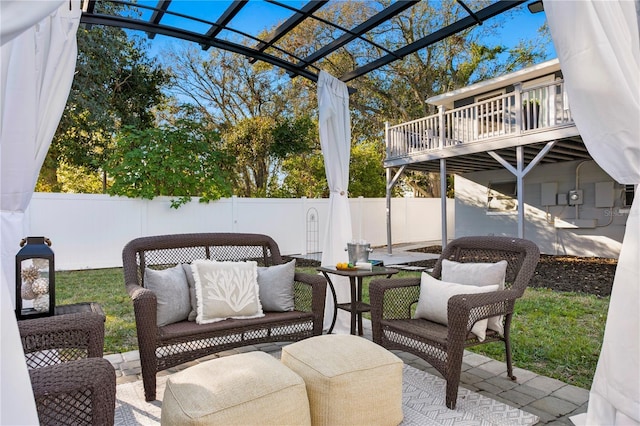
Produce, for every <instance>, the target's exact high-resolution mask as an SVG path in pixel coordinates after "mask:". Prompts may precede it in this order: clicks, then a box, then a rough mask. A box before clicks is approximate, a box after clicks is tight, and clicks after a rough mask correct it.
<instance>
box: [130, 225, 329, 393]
mask: <svg viewBox="0 0 640 426" xmlns="http://www.w3.org/2000/svg"><path fill="white" fill-rule="evenodd" d="M122 259H123V267H124V279H125V285H126V289H127V292H128V293H129V295H130V296H131V298H132V300H133V306H134V312H135V320H136V330H137V334H138V347H139V351H140V362H141V366H142V377H143V383H144V389H145V399H146V400H147V401H153V400H155V398H156V373H157V372H158V371H161V370H166V369H168V368H171V367H173V366H176V365H179V364H182V363H185V362H188V361H192V360H195V359H197V358H200V357H203V356H206V355H209V354H212V353H216V352H221V351H225V350H228V349H232V348H236V347H241V346H247V345H253V344H257V343H265V342H276V341H298V340H302V339H305V338H308V337H311V336H315V335H320V334H322V321H323V316H324V303H325V292H326V281H325V279H324V278H323V277H321V276H319V275H311V274H302V273H299V272H296V273H295V277H294V304H295V308H294V310H293V311H288V312H269V311H266V310H265V312H264V316H263V317H260V318H250V319H225V320H222V321H218V322H212V323H207V324H198V323H197V322H195V321H188V320H184V321H179V322H176V323H172V324H168V325H164V326H158V325H157V298H156V294H155V293H154V292H153V291H151V290H149V289H147V288H145V283H144V276H145V268H150V269H155V270H162V269H168V268H172V267H175V266H176V265H178V264H183V265H184V264H190V263H192V262H193V261H195V260H199V259H213V260H217V261H247V260H251V261H256V262H257V263H258V265H259V266H272V265H280V264H283V263H284V262H283V259H282V257H281V255H280V250H279V248H278V245H277V244H276V243H275V241H274V240H273V239H272V238H270V237H268V236H266V235H260V234H243V233H199V234H174V235H159V236H150V237H142V238H137V239H134V240H132V241H131V242H129V243H128V244H127V245H126V246H125V247H124V249H123V253H122Z"/></svg>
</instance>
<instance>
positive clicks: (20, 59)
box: [0, 0, 81, 425]
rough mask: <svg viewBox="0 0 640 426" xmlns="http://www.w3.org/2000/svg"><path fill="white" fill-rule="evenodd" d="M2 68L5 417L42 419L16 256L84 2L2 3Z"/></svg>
mask: <svg viewBox="0 0 640 426" xmlns="http://www.w3.org/2000/svg"><path fill="white" fill-rule="evenodd" d="M1 7H2V9H1V26H0V28H1V34H2V36H1V37H2V38H1V43H2V63H1V75H0V98H1V101H0V102H1V104H0V105H1V106H2V108H1V110H0V114H1V120H0V126H1V127H0V248H1V258H2V259H1V264H0V266H1V271H0V276H1V280H2V283H1V284H0V291H1V292H2V293H1V295H0V299H1V303H2V307H1V309H2V311H1V315H2V318H1V327H2V342H1V347H0V357H1V358H0V377H1V380H0V381H1V384H0V424H12V425H18V424H28V425H33V424H37V423H38V418H37V414H36V409H35V403H34V401H33V392H32V391H31V383H30V381H29V375H28V372H27V367H26V362H25V358H24V353H23V351H22V344H21V342H20V337H19V334H18V327H17V323H16V317H15V314H14V306H15V305H14V304H15V297H14V296H15V255H16V253H17V252H18V250H19V249H20V246H19V242H20V240H21V239H22V238H24V237H25V236H26V232H27V231H28V230H26V229H24V223H23V219H24V211H25V209H26V208H27V207H28V205H29V202H30V201H31V196H32V194H33V190H34V187H35V183H36V180H37V178H38V173H39V171H40V167H41V166H42V162H43V161H44V158H45V156H46V153H47V150H48V149H49V145H50V144H51V140H52V139H53V135H54V133H55V130H56V127H57V126H58V123H59V121H60V117H61V116H62V112H63V110H64V106H65V104H66V101H67V97H68V95H69V90H70V88H71V82H72V81H73V72H74V70H75V63H76V56H77V44H76V32H77V29H78V25H79V23H80V13H81V11H80V2H79V1H72V2H69V1H64V2H62V1H57V2H56V1H39V2H38V1H29V2H24V1H15V2H13V1H8V0H3V1H2V2H1Z"/></svg>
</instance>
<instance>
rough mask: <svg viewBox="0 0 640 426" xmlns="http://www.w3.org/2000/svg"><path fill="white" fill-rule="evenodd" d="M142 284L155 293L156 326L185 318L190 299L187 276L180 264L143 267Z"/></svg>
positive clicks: (188, 309) (187, 314) (189, 306)
mask: <svg viewBox="0 0 640 426" xmlns="http://www.w3.org/2000/svg"><path fill="white" fill-rule="evenodd" d="M144 286H145V287H146V288H148V289H149V290H151V291H153V292H154V293H155V295H156V299H157V301H158V305H157V306H158V307H157V325H158V327H162V326H163V325H167V324H172V323H174V322H178V321H184V320H185V319H187V317H188V316H189V311H191V301H190V300H189V284H187V276H186V275H185V273H184V270H183V269H182V266H181V265H176V266H174V267H173V268H167V269H161V270H155V269H149V268H145V270H144Z"/></svg>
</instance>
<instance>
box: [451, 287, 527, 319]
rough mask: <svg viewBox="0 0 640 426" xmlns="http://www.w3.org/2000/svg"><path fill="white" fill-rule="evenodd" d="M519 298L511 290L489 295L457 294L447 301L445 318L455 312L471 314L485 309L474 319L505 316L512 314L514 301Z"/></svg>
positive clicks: (517, 294)
mask: <svg viewBox="0 0 640 426" xmlns="http://www.w3.org/2000/svg"><path fill="white" fill-rule="evenodd" d="M518 297H520V295H519V293H518V292H516V291H513V290H500V291H492V292H489V293H476V294H458V295H455V296H452V297H451V298H450V299H449V302H448V305H447V316H448V317H451V315H452V314H453V313H455V312H460V311H466V312H472V311H475V310H478V309H479V308H485V309H484V311H485V312H486V313H485V314H484V315H482V316H478V317H477V318H476V319H482V318H488V317H490V316H494V315H506V314H510V313H512V312H513V305H514V302H515V300H516V299H517V298H518Z"/></svg>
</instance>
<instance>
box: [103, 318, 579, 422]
mask: <svg viewBox="0 0 640 426" xmlns="http://www.w3.org/2000/svg"><path fill="white" fill-rule="evenodd" d="M364 337H365V338H368V339H369V340H371V339H372V337H371V323H370V321H368V320H366V319H365V320H364ZM286 344H287V343H266V344H260V345H254V346H246V347H243V348H238V349H232V350H229V351H225V352H221V353H218V354H214V355H210V356H207V357H205V358H202V359H200V360H198V361H192V362H190V363H187V364H185V365H180V366H178V367H175V368H171V369H169V370H167V371H163V372H159V373H158V374H159V375H165V374H171V373H174V372H176V371H180V370H183V369H184V368H187V367H188V366H190V365H194V364H197V363H198V362H202V361H205V360H208V359H212V358H216V357H220V356H226V355H232V354H237V353H242V352H247V351H255V350H260V351H263V352H267V353H271V354H275V353H278V352H280V350H281V349H282V346H284V345H286ZM393 352H394V353H395V354H396V355H398V356H399V357H400V358H401V359H402V360H403V361H404V362H405V364H408V365H411V366H413V367H415V368H418V369H421V370H423V371H427V372H428V373H430V374H435V375H438V376H440V374H438V373H437V371H435V369H434V368H433V367H431V366H430V365H429V364H428V363H426V362H425V361H423V360H422V359H420V358H418V357H416V356H415V355H413V354H409V353H406V352H401V351H393ZM105 359H107V360H108V361H110V362H111V364H112V365H113V366H114V367H115V369H116V377H117V379H116V380H117V383H118V384H121V383H129V382H132V381H135V380H139V379H141V375H140V357H139V354H138V351H131V352H126V353H124V354H111V355H105ZM514 373H515V375H516V377H517V381H515V382H512V381H511V380H509V379H508V378H507V377H506V365H505V364H504V363H502V362H499V361H496V360H493V359H491V358H488V357H485V356H483V355H479V354H475V353H472V352H465V355H464V358H463V373H462V375H461V380H460V385H461V386H464V387H465V388H467V389H470V390H473V391H475V392H478V393H481V394H484V395H486V396H488V397H491V398H494V399H496V400H499V401H502V402H504V403H506V404H509V405H511V406H513V407H517V408H520V409H521V410H524V411H527V412H529V413H532V414H535V415H537V416H538V417H539V418H540V421H539V422H538V424H539V425H571V424H572V423H571V420H569V417H571V416H573V415H575V414H579V413H583V412H585V411H586V409H587V401H588V399H589V391H588V390H587V389H582V388H579V387H576V386H572V385H567V384H566V383H563V382H561V381H559V380H556V379H551V378H549V377H544V376H540V375H538V374H535V373H533V372H531V371H527V370H523V369H521V368H515V369H514Z"/></svg>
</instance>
